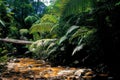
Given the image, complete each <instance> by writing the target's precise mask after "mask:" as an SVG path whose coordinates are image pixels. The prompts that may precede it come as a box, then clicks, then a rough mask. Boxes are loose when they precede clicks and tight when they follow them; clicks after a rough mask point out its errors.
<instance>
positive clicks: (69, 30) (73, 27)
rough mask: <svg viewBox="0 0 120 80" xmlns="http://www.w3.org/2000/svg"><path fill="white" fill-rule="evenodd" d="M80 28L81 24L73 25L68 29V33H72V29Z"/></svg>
mask: <svg viewBox="0 0 120 80" xmlns="http://www.w3.org/2000/svg"><path fill="white" fill-rule="evenodd" d="M78 28H79V26H71V27H70V28H69V29H68V31H67V33H66V35H69V34H70V33H72V31H74V30H76V29H78Z"/></svg>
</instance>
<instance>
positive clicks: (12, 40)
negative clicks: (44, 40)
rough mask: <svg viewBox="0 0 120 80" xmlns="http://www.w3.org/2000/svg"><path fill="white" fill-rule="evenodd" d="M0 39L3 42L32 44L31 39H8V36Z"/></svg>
mask: <svg viewBox="0 0 120 80" xmlns="http://www.w3.org/2000/svg"><path fill="white" fill-rule="evenodd" d="M0 41H3V42H10V43H15V44H32V43H33V42H32V41H25V40H17V39H10V38H0Z"/></svg>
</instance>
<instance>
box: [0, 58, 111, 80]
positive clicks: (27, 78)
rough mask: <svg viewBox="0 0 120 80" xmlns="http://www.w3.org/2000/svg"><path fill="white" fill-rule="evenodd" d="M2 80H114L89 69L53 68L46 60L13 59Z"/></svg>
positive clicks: (0, 78)
mask: <svg viewBox="0 0 120 80" xmlns="http://www.w3.org/2000/svg"><path fill="white" fill-rule="evenodd" d="M4 69H5V70H4V71H3V72H2V73H1V74H0V80H112V77H109V74H105V73H104V74H103V73H100V74H97V73H95V72H94V71H93V70H92V69H89V68H74V67H62V66H57V67H54V66H51V65H50V64H49V63H48V62H45V61H44V60H35V59H30V58H18V59H11V60H9V61H8V62H7V65H6V66H5V67H4Z"/></svg>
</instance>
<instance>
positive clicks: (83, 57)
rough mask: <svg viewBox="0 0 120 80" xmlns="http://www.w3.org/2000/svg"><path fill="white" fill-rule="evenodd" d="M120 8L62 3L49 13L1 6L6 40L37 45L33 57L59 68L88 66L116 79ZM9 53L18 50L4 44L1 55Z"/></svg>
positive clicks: (101, 1) (109, 1) (85, 1)
mask: <svg viewBox="0 0 120 80" xmlns="http://www.w3.org/2000/svg"><path fill="white" fill-rule="evenodd" d="M13 2H14V3H15V4H13ZM20 4H22V5H20ZM40 5H41V6H42V7H44V8H42V7H41V6H40ZM39 6H40V9H41V10H42V11H39V8H38V7H39ZM119 8H120V1H119V0H56V1H55V2H54V3H53V4H51V5H50V6H47V7H46V8H45V5H44V4H43V3H41V2H34V1H29V0H23V1H22V2H20V0H16V1H14V0H5V1H3V0H0V37H3V38H5V37H11V38H17V39H24V40H33V41H35V42H34V43H33V44H32V45H31V46H30V47H29V50H30V51H31V52H33V56H34V57H36V58H42V59H46V60H49V61H51V62H53V63H54V65H56V64H60V65H69V66H85V67H91V68H93V69H96V71H97V72H104V71H106V69H109V71H110V72H111V73H112V72H113V74H112V75H114V76H116V74H120V73H119V72H118V71H117V70H116V69H118V68H119V65H118V64H117V63H116V62H117V61H118V60H119V57H120V56H119V52H120V51H119V47H118V46H119V45H120V37H119V35H120V30H119V26H120V23H119V21H120V19H119V17H120V9H119ZM38 11H39V12H38ZM20 36H21V37H20ZM0 43H1V42H0ZM11 46H12V49H13V50H12V49H11ZM7 47H9V48H7ZM21 47H25V46H21ZM6 49H7V50H6ZM9 49H11V50H12V52H15V51H16V47H15V46H14V45H12V44H9V45H8V44H6V43H4V44H2V45H1V48H0V55H2V54H3V53H5V54H7V53H8V52H9ZM17 50H19V49H18V48H17ZM101 64H102V66H101ZM104 65H106V66H108V67H107V68H106V67H104ZM109 67H111V68H109ZM117 77H119V76H117ZM117 77H116V78H117Z"/></svg>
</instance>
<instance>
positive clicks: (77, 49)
mask: <svg viewBox="0 0 120 80" xmlns="http://www.w3.org/2000/svg"><path fill="white" fill-rule="evenodd" d="M84 45H85V44H81V45H79V46H77V47H76V48H75V49H74V50H73V52H72V56H73V55H74V54H75V53H76V52H78V51H80V50H82V49H83V47H84Z"/></svg>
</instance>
